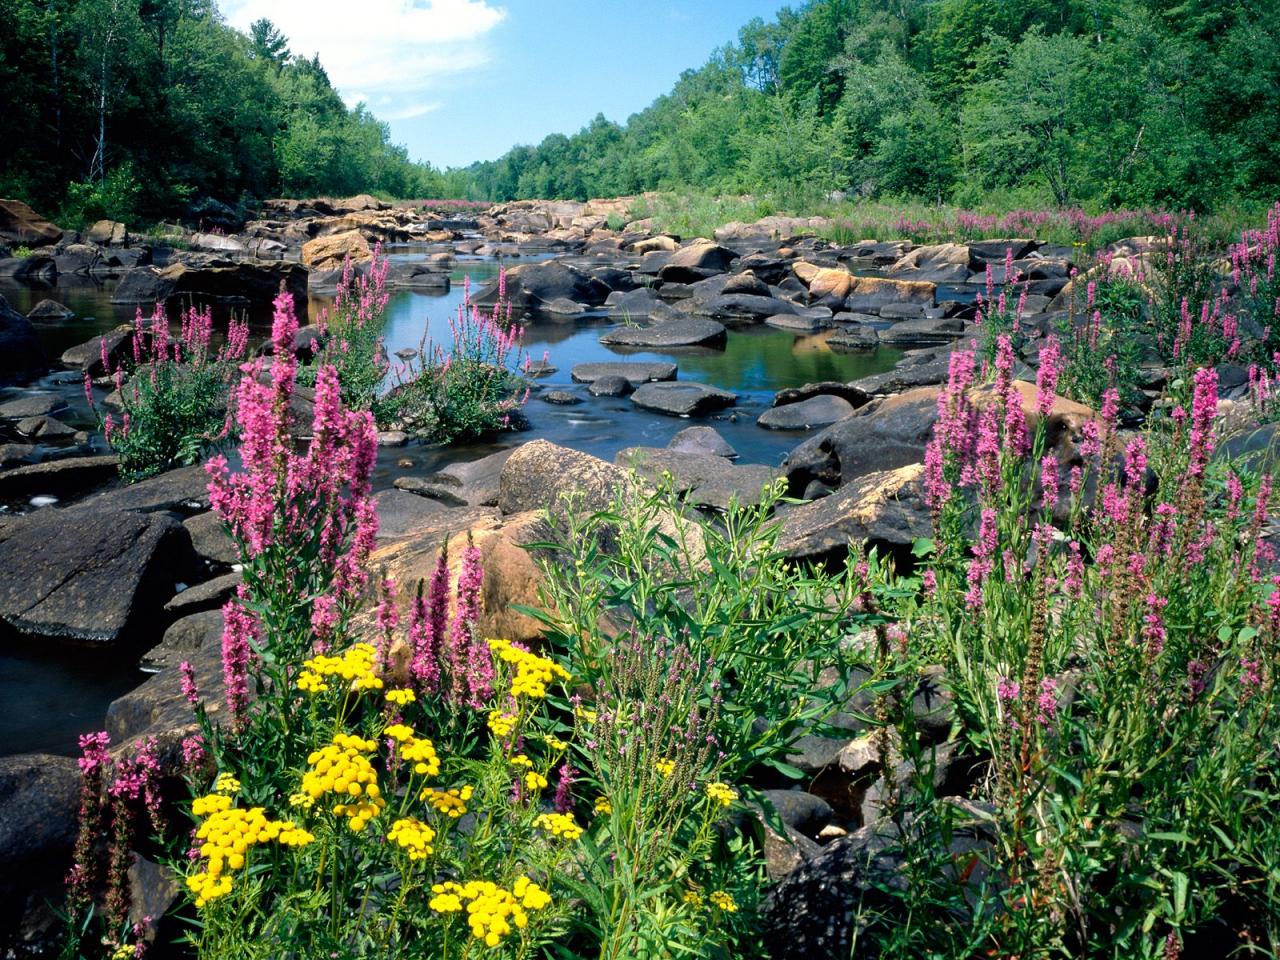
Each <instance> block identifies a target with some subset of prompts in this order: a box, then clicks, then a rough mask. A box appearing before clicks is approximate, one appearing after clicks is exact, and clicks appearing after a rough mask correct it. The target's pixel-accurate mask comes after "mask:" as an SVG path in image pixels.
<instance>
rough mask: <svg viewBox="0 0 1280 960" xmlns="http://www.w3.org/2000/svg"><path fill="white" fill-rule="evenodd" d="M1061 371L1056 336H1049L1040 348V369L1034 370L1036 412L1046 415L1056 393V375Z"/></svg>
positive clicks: (1042, 415) (1054, 399) (1056, 395)
mask: <svg viewBox="0 0 1280 960" xmlns="http://www.w3.org/2000/svg"><path fill="white" fill-rule="evenodd" d="M1061 373H1062V351H1061V350H1060V349H1059V347H1058V339H1057V337H1049V339H1048V340H1047V341H1045V344H1044V346H1043V347H1041V348H1040V369H1039V370H1037V371H1036V412H1037V413H1039V414H1040V416H1041V417H1047V416H1048V415H1049V413H1050V411H1051V410H1053V404H1054V401H1056V400H1057V397H1058V394H1057V390H1058V376H1059V375H1060V374H1061Z"/></svg>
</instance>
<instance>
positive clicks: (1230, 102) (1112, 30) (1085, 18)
mask: <svg viewBox="0 0 1280 960" xmlns="http://www.w3.org/2000/svg"><path fill="white" fill-rule="evenodd" d="M1278 41H1280V4H1276V3H1273V2H1269V0H1221V2H1209V3H1204V2H1199V0H892V2H881V0H818V2H812V3H808V4H804V5H801V6H799V7H797V8H794V9H793V8H787V9H784V10H783V11H782V12H781V13H780V14H779V15H778V17H777V19H776V20H775V21H774V22H771V23H765V22H764V21H762V20H760V19H756V20H753V21H751V22H750V23H748V24H746V25H745V26H744V27H743V28H742V29H741V30H740V31H739V34H738V38H737V41H736V42H735V43H729V44H726V45H725V46H723V47H721V48H720V49H719V50H717V51H716V53H715V54H714V55H713V56H712V57H711V59H710V60H709V61H708V63H707V64H706V65H705V66H703V67H701V68H700V69H698V70H689V71H686V72H685V73H684V74H683V75H682V76H681V78H680V80H679V81H678V82H677V83H676V85H675V87H674V88H673V89H672V91H671V92H670V93H669V94H667V95H665V96H662V97H659V98H658V99H657V100H656V101H655V102H654V103H653V104H652V105H651V106H650V107H648V108H647V109H645V110H643V111H641V112H640V113H638V114H636V115H635V116H633V117H631V118H630V120H628V122H627V123H626V125H625V126H619V125H617V124H614V123H610V122H609V121H608V120H606V119H605V118H604V117H603V116H597V117H596V119H595V120H593V121H592V122H591V123H590V124H589V125H588V126H587V127H585V128H584V129H583V130H581V131H579V132H578V133H576V134H574V135H573V136H568V137H566V136H562V135H559V134H553V135H551V136H549V137H547V138H546V139H545V140H543V141H542V142H541V143H540V144H538V145H537V146H536V147H527V146H518V147H515V148H514V149H512V150H511V151H510V152H509V153H507V154H506V155H505V156H503V157H502V158H500V159H499V160H497V161H494V162H492V163H480V164H476V165H474V166H472V167H470V168H469V169H468V170H466V171H465V173H466V180H465V183H464V184H463V190H464V191H465V192H466V194H467V195H468V196H471V197H475V198H483V199H491V200H507V199H513V198H527V197H564V198H577V199H585V198H588V197H597V196H617V195H623V194H630V193H636V192H639V191H644V190H655V189H656V190H669V191H674V192H677V193H679V192H688V191H697V192H707V193H713V194H726V193H741V192H769V193H773V194H779V195H781V196H784V197H793V198H798V199H799V200H800V201H801V203H802V202H803V200H804V198H806V197H811V196H816V195H821V194H823V193H830V192H832V191H840V192H843V193H846V194H848V195H851V196H853V195H856V196H869V195H870V196H885V197H912V198H917V199H923V200H928V201H930V202H946V201H949V202H953V203H957V204H961V205H974V206H977V205H995V206H1010V205H1017V204H1024V205H1029V206H1034V205H1038V204H1045V203H1048V204H1053V205H1057V206H1066V205H1069V204H1086V205H1091V206H1095V207H1105V206H1109V205H1110V206H1117V205H1162V206H1178V207H1183V206H1189V207H1193V208H1196V209H1201V210H1204V209H1210V208H1215V207H1218V206H1221V205H1223V204H1228V203H1233V202H1237V201H1246V202H1247V201H1249V200H1252V199H1259V198H1261V199H1265V198H1267V197H1268V196H1270V195H1271V194H1272V193H1273V192H1274V187H1275V185H1276V183H1277V178H1278V177H1280V172H1278V171H1280V164H1278V163H1277V160H1278V159H1280V157H1278V156H1277V147H1278V143H1277V137H1276V131H1277V130H1278V129H1280V42H1278Z"/></svg>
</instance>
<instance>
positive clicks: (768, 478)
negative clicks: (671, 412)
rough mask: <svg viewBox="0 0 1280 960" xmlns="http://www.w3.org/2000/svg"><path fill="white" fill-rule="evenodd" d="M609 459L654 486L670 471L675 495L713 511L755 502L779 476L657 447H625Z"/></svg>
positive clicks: (773, 471) (770, 470) (756, 467)
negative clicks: (765, 488) (733, 503)
mask: <svg viewBox="0 0 1280 960" xmlns="http://www.w3.org/2000/svg"><path fill="white" fill-rule="evenodd" d="M613 462H614V463H616V464H617V465H618V466H620V467H623V468H624V469H627V470H634V471H635V472H636V473H637V474H638V475H639V476H640V477H642V478H644V479H645V480H647V481H648V482H650V483H651V484H653V485H654V486H657V485H658V484H659V483H661V482H662V480H663V475H664V474H670V475H671V478H672V483H673V485H674V492H675V494H676V495H677V496H679V497H681V498H682V499H683V500H684V501H685V502H687V503H689V504H692V505H693V506H695V507H700V508H704V509H715V510H727V509H728V508H729V504H730V503H731V502H735V501H736V502H737V503H740V504H743V505H754V504H757V503H759V502H760V498H761V490H762V488H764V487H766V486H768V485H769V484H771V483H773V481H774V480H776V479H777V478H778V476H779V473H778V471H777V470H776V469H774V468H773V467H766V466H762V465H760V464H742V465H738V464H734V463H732V462H730V461H729V460H728V459H726V458H725V457H720V456H715V455H708V454H699V453H683V452H681V451H678V450H672V449H670V448H665V449H664V448H659V447H628V448H626V449H625V450H622V451H620V452H619V453H618V455H617V456H616V457H615V458H614V461H613Z"/></svg>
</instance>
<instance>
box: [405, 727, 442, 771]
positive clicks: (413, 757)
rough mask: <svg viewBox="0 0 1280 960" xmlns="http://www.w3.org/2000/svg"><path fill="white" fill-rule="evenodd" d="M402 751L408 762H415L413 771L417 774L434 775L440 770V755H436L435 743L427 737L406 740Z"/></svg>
mask: <svg viewBox="0 0 1280 960" xmlns="http://www.w3.org/2000/svg"><path fill="white" fill-rule="evenodd" d="M400 753H401V756H403V757H404V759H405V761H406V762H408V763H412V764H413V772H414V773H416V774H419V775H421V776H427V777H434V776H436V775H437V774H438V773H439V772H440V757H439V756H437V755H436V747H435V744H434V743H432V742H431V741H430V740H428V739H426V737H413V738H412V739H410V740H407V741H405V744H404V746H403V748H401V751H400Z"/></svg>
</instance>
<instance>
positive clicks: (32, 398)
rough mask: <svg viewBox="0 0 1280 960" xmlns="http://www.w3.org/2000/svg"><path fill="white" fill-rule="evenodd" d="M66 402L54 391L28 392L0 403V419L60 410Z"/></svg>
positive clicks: (40, 414)
mask: <svg viewBox="0 0 1280 960" xmlns="http://www.w3.org/2000/svg"><path fill="white" fill-rule="evenodd" d="M66 405H67V402H66V401H65V400H64V399H63V398H62V397H61V396H60V395H59V394H56V393H28V394H26V395H25V396H20V397H15V398H14V399H12V400H6V401H4V402H3V403H0V420H25V419H26V418H27V417H43V416H47V415H48V414H50V413H53V412H54V411H55V410H61V409H62V408H63V407H65V406H66Z"/></svg>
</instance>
